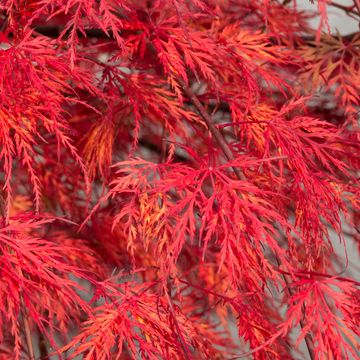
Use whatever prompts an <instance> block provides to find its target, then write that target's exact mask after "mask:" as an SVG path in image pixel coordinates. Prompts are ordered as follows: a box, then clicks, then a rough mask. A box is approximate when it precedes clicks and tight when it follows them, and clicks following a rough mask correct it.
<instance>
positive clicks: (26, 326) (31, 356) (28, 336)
mask: <svg viewBox="0 0 360 360" xmlns="http://www.w3.org/2000/svg"><path fill="white" fill-rule="evenodd" d="M21 307H22V321H23V325H24V332H25V339H26V345H27V350H28V355H29V360H35V353H34V348H33V344H32V339H31V331H30V324H29V319H28V313H27V308H26V306H25V303H24V299H23V297H22V295H21Z"/></svg>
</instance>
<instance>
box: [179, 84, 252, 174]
mask: <svg viewBox="0 0 360 360" xmlns="http://www.w3.org/2000/svg"><path fill="white" fill-rule="evenodd" d="M179 82H180V84H181V85H182V88H183V90H184V92H185V94H186V95H187V96H188V98H189V99H190V100H191V102H192V103H193V105H194V106H195V107H196V109H197V110H198V112H199V114H200V116H201V117H202V118H203V119H204V121H205V123H206V125H207V127H208V129H209V131H210V133H211V135H212V136H213V137H214V138H215V140H216V142H217V143H218V145H219V146H220V148H221V150H222V151H223V153H224V155H225V156H226V158H227V159H228V160H229V161H232V160H234V156H233V153H232V151H231V149H230V148H229V145H228V143H227V142H226V140H225V138H224V136H223V135H222V134H221V132H220V131H219V129H218V128H216V127H215V126H214V124H213V121H212V119H211V116H210V115H209V114H208V113H207V111H206V109H205V108H204V106H203V105H202V104H201V102H200V101H199V99H198V98H197V96H196V95H195V94H194V93H193V91H192V90H191V89H190V88H189V87H188V86H186V85H185V83H184V82H183V81H182V80H180V81H179ZM233 170H234V173H235V175H236V176H237V177H238V179H239V180H245V176H244V174H243V173H242V172H241V171H240V170H239V169H238V168H237V167H233Z"/></svg>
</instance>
